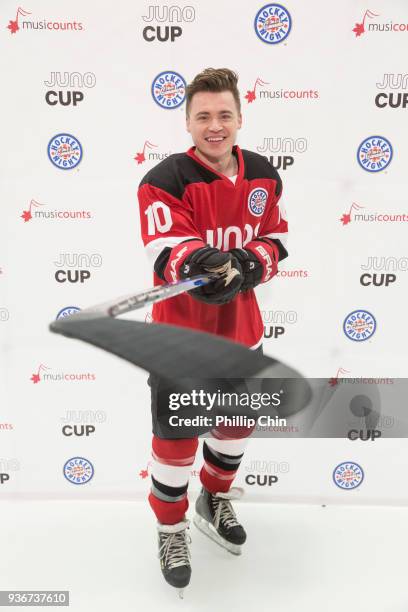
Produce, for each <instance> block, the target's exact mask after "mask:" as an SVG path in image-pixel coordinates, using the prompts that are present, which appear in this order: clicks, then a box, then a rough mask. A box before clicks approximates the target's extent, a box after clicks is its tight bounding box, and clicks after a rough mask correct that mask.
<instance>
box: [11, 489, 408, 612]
mask: <svg viewBox="0 0 408 612" xmlns="http://www.w3.org/2000/svg"><path fill="white" fill-rule="evenodd" d="M192 497H193V496H192ZM193 502H194V500H193V499H191V501H190V509H189V514H188V517H189V518H190V519H192V516H193V506H194V503H193ZM235 508H236V510H237V514H238V517H239V518H240V520H241V522H242V524H243V525H244V526H245V528H246V530H247V533H248V541H247V543H246V545H245V549H244V551H243V554H242V556H240V557H236V556H233V555H231V554H230V553H228V552H227V551H226V550H224V549H222V548H220V547H218V546H217V545H216V544H215V543H213V542H212V541H211V540H209V539H208V538H206V537H205V536H204V535H202V534H201V533H200V532H199V531H198V530H197V529H196V528H195V526H194V525H193V523H192V521H191V525H190V533H191V536H192V540H193V541H192V546H191V551H192V568H193V574H192V580H191V583H190V586H189V587H188V588H187V589H186V590H185V595H184V597H185V598H184V600H180V599H179V597H178V595H177V591H176V590H175V589H173V588H172V587H170V586H168V585H167V584H166V583H165V582H164V580H163V578H162V576H161V572H160V569H159V562H158V559H157V557H156V555H157V543H156V528H155V520H154V517H153V515H152V512H151V510H150V507H149V506H148V504H147V502H145V503H141V502H101V501H99V502H89V501H86V502H71V501H69V502H67V501H59V502H56V501H47V502H39V501H34V502H31V501H24V502H22V501H19V502H14V501H9V502H5V501H2V502H1V504H0V521H1V522H0V525H1V529H0V590H11V589H22V590H23V589H24V590H30V589H32V590H42V589H48V590H59V589H61V590H69V591H70V600H71V603H70V607H69V608H54V607H53V608H49V609H50V610H54V609H69V610H71V611H72V612H112V611H113V610H114V611H115V612H131V611H132V612H136V611H138V612H139V611H147V612H149V611H156V610H157V611H160V612H172V611H173V610H178V611H179V610H189V611H190V610H194V611H201V610H205V611H207V610H208V611H211V612H221V611H225V612H228V611H231V612H239V611H245V612H247V611H248V610H251V612H255V611H257V612H258V611H260V612H263V611H267V610H268V611H271V610H272V611H275V612H309V611H312V610H313V611H314V612H316V611H318V612H320V611H321V612H340V611H341V612H344V611H347V612H357V611H358V612H360V611H364V612H406V611H407V610H408V588H407V578H406V576H407V551H408V520H407V519H408V510H407V509H406V508H385V507H367V506H365V507H349V506H341V507H339V506H337V507H334V506H332V507H325V508H323V507H320V506H306V505H293V504H292V505H277V504H273V505H269V504H254V503H248V502H246V501H241V502H235ZM8 609H10V608H8ZM13 609H16V610H20V609H21V610H27V608H20V607H18V608H13ZM37 609H38V608H37ZM42 609H44V608H42Z"/></svg>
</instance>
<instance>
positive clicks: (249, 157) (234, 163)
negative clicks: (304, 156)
mask: <svg viewBox="0 0 408 612" xmlns="http://www.w3.org/2000/svg"><path fill="white" fill-rule="evenodd" d="M237 81H238V77H237V75H236V74H235V73H234V72H232V71H231V70H228V69H213V68H208V69H206V70H204V71H203V72H202V73H200V74H198V75H197V76H196V77H195V78H194V80H193V81H192V83H191V84H190V85H189V86H188V87H187V92H186V125H187V130H188V132H190V134H191V137H192V140H193V142H194V146H192V147H191V148H190V149H189V150H188V151H187V152H185V153H178V154H175V155H171V156H170V157H168V158H167V159H165V160H163V161H162V162H160V163H159V164H158V165H157V166H156V167H154V168H153V169H152V170H150V171H149V172H148V173H147V174H146V176H145V177H144V178H143V180H142V181H141V183H140V186H139V191H138V199H139V206H140V220H141V231H142V238H143V242H144V244H145V246H146V250H147V254H148V256H149V259H150V261H151V262H152V265H153V268H154V276H155V284H163V283H168V282H171V281H176V280H179V279H182V278H186V277H188V276H194V275H196V274H203V273H207V272H208V271H214V270H215V271H221V272H223V275H222V276H221V278H220V279H219V280H217V281H215V282H213V283H211V284H209V285H206V286H203V287H199V288H196V289H194V290H192V291H190V292H189V293H186V294H182V295H180V296H177V297H174V298H171V299H169V300H166V301H163V302H160V303H158V304H155V305H154V308H153V313H152V316H153V321H155V322H162V323H170V324H174V325H180V326H184V327H190V328H192V329H196V330H202V331H205V332H209V333H213V334H218V335H221V336H224V337H226V338H228V339H230V340H232V341H235V342H239V343H242V344H245V345H246V346H248V347H249V348H251V349H258V350H261V343H262V337H263V322H262V318H261V315H260V311H259V308H258V304H257V301H256V297H255V293H254V287H256V286H257V285H258V284H259V283H265V282H268V281H270V280H271V279H272V278H273V276H274V275H275V274H276V272H277V269H278V262H279V261H280V260H282V259H283V258H284V257H286V256H287V252H286V249H285V246H284V244H285V238H286V233H287V223H286V220H285V218H284V211H283V210H280V208H279V205H278V201H279V198H280V196H281V193H282V182H281V179H280V177H279V175H278V172H277V171H276V170H275V169H274V168H273V167H272V166H271V165H270V164H269V162H268V161H267V160H266V158H264V157H262V156H261V155H258V154H257V153H253V152H250V151H246V150H241V149H240V148H239V147H238V146H237V145H235V139H236V135H237V131H238V129H240V127H241V124H242V117H241V108H240V98H239V92H238V88H237ZM150 385H151V392H152V419H153V442H152V459H153V460H152V471H151V478H152V488H151V492H150V494H149V502H150V505H151V507H152V509H153V511H154V513H155V515H156V517H157V520H158V533H159V556H160V559H161V568H162V572H163V575H164V577H165V578H166V580H167V581H168V582H169V583H170V584H172V585H173V586H175V587H179V588H183V587H184V586H186V585H187V584H188V583H189V580H190V575H191V567H190V563H189V558H190V555H189V550H188V543H189V537H188V536H187V531H186V530H187V528H188V524H189V521H188V520H187V519H186V516H185V515H186V511H187V509H188V499H187V487H188V480H189V473H190V469H191V466H192V464H193V462H194V458H195V454H196V450H197V446H198V439H197V437H190V438H177V435H176V433H175V432H174V431H173V432H172V431H171V428H166V427H164V425H163V422H162V421H160V418H159V416H160V406H159V404H160V402H159V400H158V397H159V393H158V389H159V386H160V381H158V380H157V379H155V378H154V377H152V376H151V377H150ZM167 409H168V407H167ZM212 433H213V435H212V437H210V438H206V439H205V441H204V444H203V455H204V464H203V467H202V469H201V471H200V480H201V483H202V490H201V493H200V495H199V498H198V500H197V503H196V516H195V518H194V523H195V524H196V525H197V527H199V528H200V529H201V530H202V531H204V532H205V533H206V534H207V535H209V536H210V537H211V538H212V539H214V540H215V541H217V542H218V543H219V544H221V545H222V546H225V547H226V548H227V549H228V550H230V551H231V552H233V553H235V554H240V550H241V546H242V544H243V543H244V542H245V539H246V534H245V531H244V529H243V527H242V525H240V523H239V522H238V520H237V517H236V514H235V512H234V510H233V508H232V505H231V499H232V498H233V491H234V489H233V490H232V491H230V488H231V484H232V482H233V480H234V477H235V475H236V473H237V470H238V468H239V465H240V462H241V460H242V457H243V453H244V449H245V446H246V443H247V436H248V433H246V437H243V436H242V435H241V436H240V437H238V436H237V437H236V438H235V439H230V437H228V436H225V437H223V435H222V433H221V432H216V431H215V432H212Z"/></svg>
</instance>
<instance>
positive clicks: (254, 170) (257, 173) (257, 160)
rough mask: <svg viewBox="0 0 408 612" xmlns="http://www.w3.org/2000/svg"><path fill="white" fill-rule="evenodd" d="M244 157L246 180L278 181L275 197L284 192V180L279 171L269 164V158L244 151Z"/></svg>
mask: <svg viewBox="0 0 408 612" xmlns="http://www.w3.org/2000/svg"><path fill="white" fill-rule="evenodd" d="M242 157H243V158H244V164H245V175H244V178H246V179H248V181H251V180H253V179H257V178H270V179H274V180H275V181H276V189H275V195H277V196H279V195H280V193H281V191H282V179H281V177H280V176H279V173H278V171H277V170H276V169H275V168H274V167H273V166H272V164H270V163H269V161H268V159H267V157H264V156H263V155H259V153H254V152H253V151H247V150H246V149H242Z"/></svg>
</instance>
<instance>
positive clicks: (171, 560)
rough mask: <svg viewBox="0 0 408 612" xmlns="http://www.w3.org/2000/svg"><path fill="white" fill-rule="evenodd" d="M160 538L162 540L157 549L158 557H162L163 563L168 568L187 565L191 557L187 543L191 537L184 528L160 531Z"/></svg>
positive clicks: (189, 542)
mask: <svg viewBox="0 0 408 612" xmlns="http://www.w3.org/2000/svg"><path fill="white" fill-rule="evenodd" d="M161 538H162V540H164V541H163V543H162V545H161V546H160V549H159V559H164V565H165V566H166V567H168V568H169V569H171V568H173V567H179V566H180V565H188V563H189V560H190V558H191V555H190V551H189V549H188V544H191V538H190V536H189V535H188V534H186V532H185V530H184V531H178V532H176V533H162V534H161Z"/></svg>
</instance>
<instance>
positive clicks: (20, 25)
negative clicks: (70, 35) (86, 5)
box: [7, 6, 85, 34]
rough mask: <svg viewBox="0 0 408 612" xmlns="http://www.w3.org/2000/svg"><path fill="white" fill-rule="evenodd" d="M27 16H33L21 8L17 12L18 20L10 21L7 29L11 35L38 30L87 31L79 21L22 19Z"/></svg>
mask: <svg viewBox="0 0 408 612" xmlns="http://www.w3.org/2000/svg"><path fill="white" fill-rule="evenodd" d="M27 15H31V13H30V11H26V10H24V9H23V8H21V6H19V7H18V9H17V12H16V18H15V19H14V20H10V21H9V24H8V26H7V29H8V30H10V34H16V33H17V32H19V31H20V30H26V31H27V30H38V31H43V32H45V31H47V30H53V31H54V32H55V31H60V30H69V31H76V32H79V31H82V30H84V29H85V28H84V26H83V24H82V23H80V22H77V21H59V20H58V21H54V20H53V21H48V19H42V20H41V21H33V20H32V19H24V20H21V19H20V18H21V17H22V18H24V17H27Z"/></svg>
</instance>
